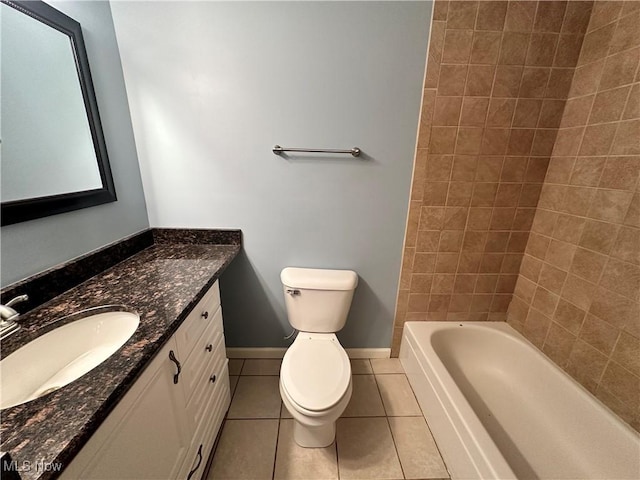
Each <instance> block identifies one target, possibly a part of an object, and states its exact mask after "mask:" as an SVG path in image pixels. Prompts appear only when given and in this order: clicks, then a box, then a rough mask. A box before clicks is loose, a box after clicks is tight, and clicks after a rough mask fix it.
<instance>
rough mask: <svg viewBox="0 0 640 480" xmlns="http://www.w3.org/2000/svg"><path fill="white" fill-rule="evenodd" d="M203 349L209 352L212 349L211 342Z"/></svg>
mask: <svg viewBox="0 0 640 480" xmlns="http://www.w3.org/2000/svg"><path fill="white" fill-rule="evenodd" d="M205 350H206V351H207V352H211V351H212V350H213V345H211V344H209V345H207V346H206V348H205Z"/></svg>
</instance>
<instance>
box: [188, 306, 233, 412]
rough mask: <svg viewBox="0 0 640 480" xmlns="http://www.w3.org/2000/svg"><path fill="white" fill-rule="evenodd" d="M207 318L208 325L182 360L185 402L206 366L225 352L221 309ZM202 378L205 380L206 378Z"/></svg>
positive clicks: (201, 376)
mask: <svg viewBox="0 0 640 480" xmlns="http://www.w3.org/2000/svg"><path fill="white" fill-rule="evenodd" d="M209 320H210V322H209V325H207V327H206V328H205V329H204V331H203V332H202V335H201V336H200V338H198V339H196V341H195V345H194V348H193V350H192V351H191V353H190V355H189V356H188V357H187V360H186V361H185V362H184V365H185V368H184V369H183V371H184V392H185V398H186V400H187V402H189V401H190V399H191V397H192V396H193V394H194V392H195V390H196V389H197V385H198V384H199V382H200V381H201V380H202V379H203V376H207V372H206V370H207V366H209V368H210V367H211V365H212V364H213V363H212V362H213V360H214V359H216V358H217V357H219V356H220V355H222V356H223V357H224V356H225V353H226V352H225V349H224V338H223V336H222V310H221V309H220V308H218V311H217V312H216V314H215V316H214V317H213V319H209ZM220 345H222V347H220ZM221 351H222V354H221V353H220V352H221ZM204 380H205V381H206V378H205V379H204Z"/></svg>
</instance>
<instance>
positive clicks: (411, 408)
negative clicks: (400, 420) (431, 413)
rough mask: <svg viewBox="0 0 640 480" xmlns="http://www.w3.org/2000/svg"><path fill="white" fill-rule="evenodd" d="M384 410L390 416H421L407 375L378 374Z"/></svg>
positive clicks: (377, 378)
mask: <svg viewBox="0 0 640 480" xmlns="http://www.w3.org/2000/svg"><path fill="white" fill-rule="evenodd" d="M376 381H377V382H378V387H379V388H380V395H381V396H382V402H383V403H384V410H385V412H386V414H387V415H388V416H390V417H396V416H421V415H422V410H420V406H419V405H418V401H417V400H416V397H415V395H414V394H413V390H411V385H409V381H408V380H407V376H406V375H404V374H402V375H399V374H393V375H376Z"/></svg>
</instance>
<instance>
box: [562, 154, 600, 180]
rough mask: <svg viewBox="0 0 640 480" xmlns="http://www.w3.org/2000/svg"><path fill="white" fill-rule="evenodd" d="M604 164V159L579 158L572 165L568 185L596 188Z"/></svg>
mask: <svg viewBox="0 0 640 480" xmlns="http://www.w3.org/2000/svg"><path fill="white" fill-rule="evenodd" d="M605 163H606V157H580V159H579V160H578V161H576V162H575V164H574V167H573V172H572V173H571V181H570V183H571V184H572V185H582V186H591V187H595V186H597V185H598V183H599V182H600V177H601V176H602V172H603V170H604V167H605Z"/></svg>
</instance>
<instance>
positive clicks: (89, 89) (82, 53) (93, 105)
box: [0, 0, 117, 226]
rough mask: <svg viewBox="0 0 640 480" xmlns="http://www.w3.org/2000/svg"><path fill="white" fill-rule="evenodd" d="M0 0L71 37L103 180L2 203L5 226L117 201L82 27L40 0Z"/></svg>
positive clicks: (2, 220) (2, 221) (3, 224)
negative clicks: (82, 188)
mask: <svg viewBox="0 0 640 480" xmlns="http://www.w3.org/2000/svg"><path fill="white" fill-rule="evenodd" d="M0 1H1V2H2V3H4V4H6V5H8V6H10V7H12V8H15V9H16V10H18V11H20V12H22V13H24V14H25V15H28V16H30V17H32V18H34V19H36V20H38V21H40V22H42V23H44V24H45V25H48V26H50V27H52V28H54V29H56V30H58V31H60V32H62V33H64V34H65V35H67V36H68V37H69V39H70V40H71V46H72V49H73V55H74V58H75V62H76V70H77V72H78V80H79V82H80V89H81V91H82V97H83V100H84V106H85V110H86V113H87V119H88V121H89V129H90V130H91V138H92V140H93V146H94V150H95V152H96V158H97V161H98V170H99V172H100V178H101V180H102V188H99V189H94V190H85V191H78V192H71V193H64V194H59V195H51V196H46V197H38V198H28V199H24V200H15V201H11V202H3V203H2V210H1V217H0V219H1V224H2V226H5V225H11V224H14V223H19V222H26V221H28V220H34V219H36V218H42V217H48V216H50V215H57V214H59V213H64V212H70V211H73V210H79V209H81V208H87V207H93V206H95V205H101V204H103V203H109V202H115V201H116V200H117V198H116V190H115V187H114V184H113V177H112V175H111V167H110V165H109V157H108V156H107V146H106V143H105V139H104V133H103V131H102V123H101V122H100V114H99V112H98V103H97V101H96V94H95V91H94V89H93V81H92V79H91V71H90V69H89V60H88V57H87V51H86V48H85V45H84V39H83V37H82V27H81V26H80V24H79V23H78V22H76V21H75V20H74V19H72V18H70V17H68V16H67V15H65V14H64V13H62V12H59V11H58V10H56V9H55V8H53V7H51V6H50V5H48V4H46V3H44V2H42V1H39V0H38V1H34V0H29V1H15V0H0Z"/></svg>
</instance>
